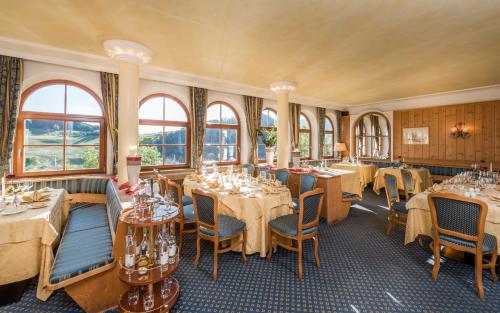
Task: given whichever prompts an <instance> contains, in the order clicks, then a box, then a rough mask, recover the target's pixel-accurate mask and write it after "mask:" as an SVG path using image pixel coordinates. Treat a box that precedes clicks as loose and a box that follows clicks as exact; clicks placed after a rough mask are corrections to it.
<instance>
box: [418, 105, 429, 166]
mask: <svg viewBox="0 0 500 313" xmlns="http://www.w3.org/2000/svg"><path fill="white" fill-rule="evenodd" d="M430 112H431V110H430V109H425V110H423V112H422V121H421V123H420V127H427V128H429V131H430V115H431V113H430ZM429 149H430V145H422V159H428V158H429Z"/></svg>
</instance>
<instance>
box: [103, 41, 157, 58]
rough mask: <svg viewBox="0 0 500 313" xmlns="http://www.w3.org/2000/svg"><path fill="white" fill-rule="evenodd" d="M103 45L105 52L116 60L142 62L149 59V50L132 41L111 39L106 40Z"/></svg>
mask: <svg viewBox="0 0 500 313" xmlns="http://www.w3.org/2000/svg"><path fill="white" fill-rule="evenodd" d="M103 47H104V51H106V54H107V55H108V56H109V57H110V58H112V59H115V60H117V61H124V62H130V63H135V64H143V63H148V62H149V61H150V60H151V50H149V49H148V48H147V47H145V46H143V45H141V44H138V43H136V42H133V41H128V40H120V39H111V40H106V41H105V42H104V43H103Z"/></svg>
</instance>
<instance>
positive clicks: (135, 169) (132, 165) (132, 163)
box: [127, 156, 142, 186]
mask: <svg viewBox="0 0 500 313" xmlns="http://www.w3.org/2000/svg"><path fill="white" fill-rule="evenodd" d="M141 160H142V158H141V157H140V156H128V157H127V177H128V184H129V185H130V186H135V185H137V183H138V182H139V175H140V173H141Z"/></svg>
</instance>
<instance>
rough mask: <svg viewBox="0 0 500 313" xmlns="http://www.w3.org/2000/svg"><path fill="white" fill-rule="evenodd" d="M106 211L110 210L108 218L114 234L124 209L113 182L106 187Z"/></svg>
mask: <svg viewBox="0 0 500 313" xmlns="http://www.w3.org/2000/svg"><path fill="white" fill-rule="evenodd" d="M106 209H107V210H108V216H109V219H110V221H111V224H112V226H113V233H116V228H117V227H118V219H119V218H120V213H121V212H122V209H123V207H122V203H121V201H120V197H119V196H118V193H117V191H116V189H115V187H114V186H113V183H112V182H111V181H109V182H108V184H107V185H106Z"/></svg>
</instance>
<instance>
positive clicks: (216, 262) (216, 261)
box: [213, 241, 219, 281]
mask: <svg viewBox="0 0 500 313" xmlns="http://www.w3.org/2000/svg"><path fill="white" fill-rule="evenodd" d="M218 266H219V241H214V276H213V280H214V281H215V280H217V269H218Z"/></svg>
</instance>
